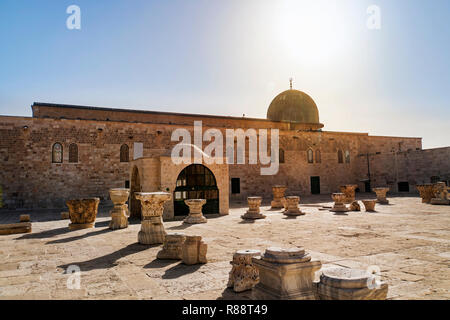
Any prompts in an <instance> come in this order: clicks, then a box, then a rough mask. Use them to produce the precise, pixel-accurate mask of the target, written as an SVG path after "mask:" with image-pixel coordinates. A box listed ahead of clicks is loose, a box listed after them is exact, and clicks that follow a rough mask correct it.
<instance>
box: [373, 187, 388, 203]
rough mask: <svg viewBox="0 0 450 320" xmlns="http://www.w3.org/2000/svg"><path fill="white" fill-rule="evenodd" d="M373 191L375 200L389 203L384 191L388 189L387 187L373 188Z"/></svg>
mask: <svg viewBox="0 0 450 320" xmlns="http://www.w3.org/2000/svg"><path fill="white" fill-rule="evenodd" d="M372 190H373V191H375V193H376V194H377V202H378V203H380V204H389V200H388V199H386V193H387V192H388V191H389V188H388V187H382V188H373V189H372Z"/></svg>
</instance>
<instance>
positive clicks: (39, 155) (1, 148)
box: [0, 115, 448, 208]
mask: <svg viewBox="0 0 450 320" xmlns="http://www.w3.org/2000/svg"><path fill="white" fill-rule="evenodd" d="M208 119H209V120H208V121H212V122H211V123H210V124H211V125H212V124H213V123H216V124H217V127H218V128H220V129H221V130H222V131H223V132H224V131H225V129H226V128H227V127H226V126H228V125H229V123H228V122H225V123H224V122H223V119H222V118H217V119H214V117H210V118H208ZM175 120H176V121H175ZM196 120H199V119H198V118H196ZM173 121H174V122H177V123H179V124H174V123H173V124H168V123H161V124H158V123H134V122H124V121H97V120H75V119H52V118H37V117H35V118H27V117H8V116H0V138H1V139H0V168H1V170H0V185H1V186H2V188H3V203H4V204H5V205H7V206H8V207H9V208H14V207H41V208H60V207H63V206H64V204H65V201H66V200H68V199H71V198H79V197H92V196H98V197H100V198H101V199H102V204H105V202H106V201H109V194H108V189H110V188H114V187H124V186H125V183H126V181H130V180H131V179H130V172H131V167H130V163H129V162H120V147H121V145H122V144H127V145H128V146H129V148H130V160H132V155H133V143H134V142H142V143H143V146H144V154H143V156H144V157H159V156H164V155H167V154H168V151H170V150H171V149H172V146H173V145H175V144H176V143H177V142H171V141H170V140H171V134H172V131H173V130H174V129H176V128H180V127H185V128H187V129H188V130H190V131H191V132H192V130H193V129H192V126H193V121H192V119H187V118H185V117H184V116H180V115H178V116H173ZM230 121H231V120H230ZM233 121H234V120H233ZM236 121H237V120H236ZM256 122H258V121H256ZM256 122H254V120H252V119H249V120H248V121H247V120H245V119H241V120H239V121H238V122H233V124H236V125H242V126H236V127H234V128H244V129H245V128H249V127H251V126H252V125H253V124H254V123H256ZM258 123H264V124H265V125H266V128H271V126H270V125H271V123H273V122H270V121H266V120H264V119H262V120H261V121H259V122H258ZM275 124H277V125H281V126H283V125H284V124H283V123H276V122H275ZM225 125H226V126H225ZM204 129H205V130H206V128H204ZM55 142H59V143H61V144H62V146H63V155H64V161H63V163H52V159H51V153H52V146H53V144H54V143H55ZM71 143H76V144H77V145H78V155H79V161H78V163H69V162H68V147H69V145H70V144H71ZM399 144H400V145H399ZM205 145H206V143H205V144H204V146H205ZM399 146H401V148H402V150H408V149H411V150H413V151H414V150H416V148H419V149H421V139H420V138H398V137H373V136H369V135H368V134H366V133H345V132H327V131H315V132H314V131H298V130H280V148H282V149H283V150H284V151H285V163H282V164H280V171H279V173H278V174H277V175H275V176H261V175H260V166H259V165H249V164H248V160H247V161H246V163H247V164H243V165H239V164H231V165H229V167H228V170H229V177H230V179H231V178H240V182H241V192H240V193H239V194H231V191H230V190H228V191H229V192H230V199H231V200H235V199H241V200H245V199H246V197H247V196H249V195H261V196H263V197H265V198H268V199H270V198H271V187H272V185H274V184H286V185H287V186H288V194H289V193H292V194H300V195H307V194H310V190H311V186H310V177H311V176H320V181H321V193H331V192H336V191H337V190H338V187H339V185H341V184H344V183H357V184H358V185H360V187H362V186H363V184H362V182H361V181H362V180H364V179H366V178H367V159H366V158H367V157H366V156H365V154H366V153H368V152H370V153H374V154H375V153H376V152H380V155H374V156H371V157H374V158H377V159H380V160H377V161H375V162H374V163H380V164H379V165H380V168H382V167H383V162H386V163H389V161H390V158H389V157H385V158H383V156H387V154H388V153H387V152H390V151H391V150H397V151H398V148H399ZM308 149H312V150H313V151H314V153H315V151H316V150H320V152H321V162H320V163H316V161H314V163H312V164H310V163H308V162H307V150H308ZM338 150H342V151H343V152H345V150H348V151H349V152H350V163H345V161H344V163H338V156H337V152H338ZM224 151H225V147H224ZM444 151H445V149H442V151H439V150H436V151H435V153H436V154H434V155H432V156H430V157H437V156H436V155H437V154H440V153H441V152H444ZM401 152H404V151H401ZM410 152H411V151H410ZM169 154H170V153H169ZM246 154H247V158H248V152H246ZM423 154H427V153H426V150H425V151H424V152H423ZM446 156H447V158H448V155H447V153H445V152H444V154H443V155H442V157H443V158H445V157H446ZM411 159H412V158H411ZM411 161H415V162H417V165H416V166H417V169H414V170H413V171H411V172H419V171H420V170H421V169H420V167H421V166H427V164H426V161H425V162H424V161H422V160H420V156H419V157H417V158H414V159H413V160H411ZM436 166H438V167H439V166H440V164H438V163H437V164H436ZM388 168H389V167H388ZM373 170H374V174H375V172H376V170H377V169H376V167H375V164H374V169H373ZM389 170H392V169H389ZM411 170H412V169H411ZM389 172H392V171H389ZM175 179H176V178H175ZM228 182H229V181H228ZM173 183H175V181H174V182H173Z"/></svg>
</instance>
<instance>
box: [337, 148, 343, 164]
mask: <svg viewBox="0 0 450 320" xmlns="http://www.w3.org/2000/svg"><path fill="white" fill-rule="evenodd" d="M338 163H344V156H343V154H342V150H338Z"/></svg>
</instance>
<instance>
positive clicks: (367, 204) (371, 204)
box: [362, 200, 377, 212]
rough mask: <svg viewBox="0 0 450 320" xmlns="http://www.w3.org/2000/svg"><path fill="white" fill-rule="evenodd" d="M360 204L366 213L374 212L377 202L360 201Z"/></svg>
mask: <svg viewBox="0 0 450 320" xmlns="http://www.w3.org/2000/svg"><path fill="white" fill-rule="evenodd" d="M362 203H363V204H364V208H365V209H366V211H367V212H374V211H375V204H376V203H377V200H362Z"/></svg>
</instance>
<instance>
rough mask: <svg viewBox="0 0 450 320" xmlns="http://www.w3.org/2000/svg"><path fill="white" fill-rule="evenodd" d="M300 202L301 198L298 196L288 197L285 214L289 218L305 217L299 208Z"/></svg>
mask: <svg viewBox="0 0 450 320" xmlns="http://www.w3.org/2000/svg"><path fill="white" fill-rule="evenodd" d="M299 202H300V197H298V196H288V197H286V207H287V210H286V211H285V212H284V214H285V215H287V216H301V215H304V214H305V213H303V212H302V211H301V210H300V208H299V207H298V203H299Z"/></svg>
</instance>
